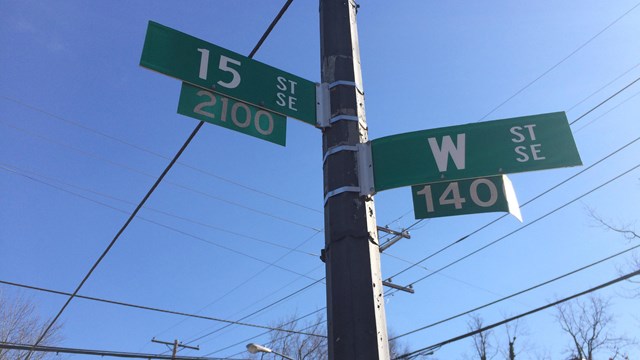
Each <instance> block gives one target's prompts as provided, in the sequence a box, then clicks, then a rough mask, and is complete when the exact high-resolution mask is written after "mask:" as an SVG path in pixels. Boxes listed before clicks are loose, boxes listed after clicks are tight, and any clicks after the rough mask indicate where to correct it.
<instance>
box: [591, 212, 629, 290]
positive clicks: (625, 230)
mask: <svg viewBox="0 0 640 360" xmlns="http://www.w3.org/2000/svg"><path fill="white" fill-rule="evenodd" d="M587 210H588V211H589V215H590V216H591V218H593V219H594V220H595V221H596V223H597V224H598V225H599V226H601V227H603V228H605V229H607V230H609V231H614V232H617V233H619V234H621V235H622V236H623V237H624V238H625V239H627V241H629V242H640V234H638V232H637V231H636V230H635V229H634V226H633V224H626V225H625V224H615V223H614V222H613V221H611V220H604V219H603V218H602V217H601V216H600V215H598V214H597V213H596V212H595V211H594V210H593V209H587ZM637 270H640V256H639V255H638V253H632V255H631V259H630V260H629V262H628V265H627V269H621V270H620V272H621V273H629V272H633V271H637ZM628 281H629V282H632V283H635V284H640V281H637V280H633V278H632V279H629V280H628ZM634 296H635V297H640V291H636V292H635V294H634Z"/></svg>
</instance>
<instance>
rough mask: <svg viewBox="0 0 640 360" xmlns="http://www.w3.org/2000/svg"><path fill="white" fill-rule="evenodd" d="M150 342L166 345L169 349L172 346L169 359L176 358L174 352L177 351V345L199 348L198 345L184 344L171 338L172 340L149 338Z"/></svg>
mask: <svg viewBox="0 0 640 360" xmlns="http://www.w3.org/2000/svg"><path fill="white" fill-rule="evenodd" d="M151 342H154V343H158V344H164V345H167V346H169V348H170V349H171V347H173V349H172V352H171V359H174V360H175V358H176V354H177V353H178V348H179V347H181V348H185V349H193V350H200V347H198V346H189V345H185V344H182V343H180V342H178V340H173V342H166V341H160V340H156V338H153V339H151Z"/></svg>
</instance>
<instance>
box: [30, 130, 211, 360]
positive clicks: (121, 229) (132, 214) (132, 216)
mask: <svg viewBox="0 0 640 360" xmlns="http://www.w3.org/2000/svg"><path fill="white" fill-rule="evenodd" d="M202 125H204V122H203V121H200V122H199V123H198V125H197V126H196V127H195V128H194V129H193V131H192V132H191V134H190V135H189V137H188V138H187V140H186V141H185V142H184V144H182V146H181V147H180V149H179V150H178V152H177V153H176V155H175V156H174V157H173V159H172V160H171V162H169V164H168V165H167V167H166V168H165V169H164V170H163V171H162V173H161V174H160V176H159V177H158V179H157V180H156V181H155V183H154V184H153V185H152V186H151V188H150V189H149V191H147V193H146V194H145V196H144V197H143V198H142V200H141V201H140V203H139V204H138V206H136V208H135V210H134V211H133V212H132V213H131V215H130V216H129V218H128V219H127V221H125V223H124V225H122V227H121V228H120V230H118V232H117V233H116V235H115V236H114V237H113V239H112V240H111V242H110V243H109V245H108V246H107V247H106V248H105V249H104V251H103V252H102V254H101V255H100V257H98V259H97V260H96V261H95V262H94V264H93V265H92V266H91V269H89V271H88V272H87V274H86V275H85V276H84V278H83V279H82V281H80V284H78V286H77V287H76V289H75V290H74V291H73V293H72V294H71V296H70V297H69V299H67V301H66V302H65V303H64V305H63V306H62V308H61V309H60V310H59V311H58V313H57V314H56V316H55V317H54V318H53V320H51V322H50V323H49V325H47V327H46V328H45V329H44V331H43V332H42V334H40V336H39V337H38V339H37V340H36V342H35V343H34V345H33V346H34V347H35V346H37V345H38V344H40V342H41V341H42V339H43V338H44V337H45V336H46V334H47V333H48V332H49V330H50V329H51V327H52V326H53V325H54V324H55V323H56V321H58V319H59V318H60V316H62V313H63V312H64V310H65V309H66V308H67V306H69V303H71V300H73V298H74V297H75V296H76V295H77V294H78V292H79V291H80V289H82V286H83V285H84V284H85V282H86V281H87V280H88V279H89V277H90V276H91V274H92V273H93V271H94V270H95V269H96V268H97V267H98V265H99V264H100V262H101V261H102V259H104V257H105V256H106V255H107V254H108V253H109V251H110V250H111V248H112V247H113V245H115V243H116V241H118V239H119V238H120V235H122V233H123V232H124V231H125V230H126V229H127V227H128V226H129V224H130V223H131V222H132V221H133V219H134V218H135V216H136V215H137V214H138V212H139V211H140V209H142V206H144V204H145V203H146V202H147V199H149V197H150V196H151V194H153V192H154V191H155V189H156V188H157V187H158V185H160V182H162V179H164V177H165V176H166V175H167V173H168V172H169V170H170V169H171V168H172V167H173V165H174V164H175V162H176V161H177V160H178V158H179V157H180V155H182V153H183V152H184V150H185V149H186V148H187V146H189V144H190V143H191V140H193V138H194V137H195V135H196V134H197V133H198V131H199V130H200V128H201V127H202ZM30 354H31V352H29V355H27V359H28V358H30Z"/></svg>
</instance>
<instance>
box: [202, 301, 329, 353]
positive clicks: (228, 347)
mask: <svg viewBox="0 0 640 360" xmlns="http://www.w3.org/2000/svg"><path fill="white" fill-rule="evenodd" d="M325 309H326V308H321V309H318V310H315V311H312V312H310V313H308V314H306V315H303V316H301V317H299V318H296V319H294V320H291V321H289V322H287V323H284V324H282V326H283V327H284V326H287V325H291V324H293V323H296V322H298V321H300V320H302V319H304V318H306V317H309V316H311V315H313V314H317V313H319V312H320V311H324V310H325ZM306 329H307V328H305V329H302V330H301V331H304V330H306ZM272 331H279V329H274V330H269V331H265V332H261V333H260V334H258V335H254V336H251V337H248V338H246V339H244V340H240V341H238V342H237V343H235V344H231V345H228V346H226V347H223V348H221V349H218V350H214V351H212V352H210V353H208V354H206V355H205V356H211V354H215V353H219V352H221V351H224V350H227V349H230V348H232V347H234V346H238V345H242V344H246V343H247V341H251V340H254V339H257V338H259V337H261V336H264V335H267V334H269V333H270V332H272ZM243 352H244V351H243ZM243 352H239V353H237V354H233V355H231V356H232V357H233V356H237V355H240V354H242V353H243Z"/></svg>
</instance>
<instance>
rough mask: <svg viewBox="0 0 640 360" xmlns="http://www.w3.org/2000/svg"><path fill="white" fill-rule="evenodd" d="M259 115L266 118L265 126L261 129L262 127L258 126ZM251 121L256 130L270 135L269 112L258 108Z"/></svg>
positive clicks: (271, 123) (270, 122)
mask: <svg viewBox="0 0 640 360" xmlns="http://www.w3.org/2000/svg"><path fill="white" fill-rule="evenodd" d="M261 116H265V117H266V118H267V128H266V129H263V128H262V127H260V117H261ZM253 122H254V124H255V126H256V130H258V132H259V133H260V134H262V135H265V136H266V135H271V133H272V132H273V117H272V116H271V114H270V113H268V112H266V111H264V110H258V112H257V113H256V116H255V117H254V119H253Z"/></svg>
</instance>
